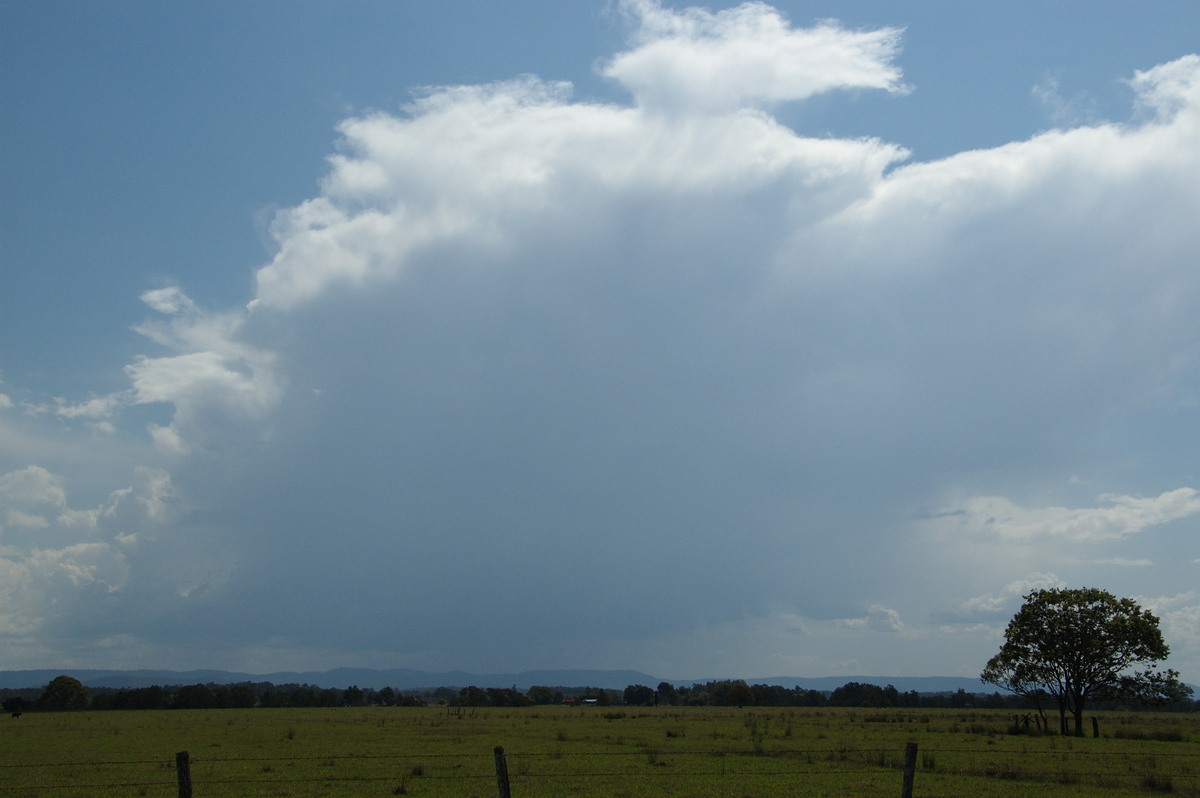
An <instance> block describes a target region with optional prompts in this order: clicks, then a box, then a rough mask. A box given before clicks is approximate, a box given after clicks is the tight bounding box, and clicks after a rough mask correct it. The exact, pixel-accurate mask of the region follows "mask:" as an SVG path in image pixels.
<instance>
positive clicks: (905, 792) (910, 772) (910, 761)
mask: <svg viewBox="0 0 1200 798" xmlns="http://www.w3.org/2000/svg"><path fill="white" fill-rule="evenodd" d="M916 775H917V744H916V743H906V744H905V746H904V787H903V788H902V789H901V791H900V798H913V778H914V777H915V776H916Z"/></svg>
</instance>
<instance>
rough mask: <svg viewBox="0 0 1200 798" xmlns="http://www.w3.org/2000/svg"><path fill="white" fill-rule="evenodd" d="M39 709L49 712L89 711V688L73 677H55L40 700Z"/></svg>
mask: <svg viewBox="0 0 1200 798" xmlns="http://www.w3.org/2000/svg"><path fill="white" fill-rule="evenodd" d="M38 708H39V709H44V710H46V711H49V712H67V711H73V710H80V709H87V708H88V691H87V688H86V687H84V686H83V683H82V682H80V681H79V680H78V679H76V678H74V677H72V676H55V677H54V678H53V679H51V680H50V683H49V684H48V685H46V689H45V690H44V691H43V692H42V696H41V698H39V699H38Z"/></svg>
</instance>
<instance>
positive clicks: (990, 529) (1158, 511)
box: [939, 488, 1200, 543]
mask: <svg viewBox="0 0 1200 798" xmlns="http://www.w3.org/2000/svg"><path fill="white" fill-rule="evenodd" d="M1099 498H1100V501H1102V502H1104V503H1105V505H1106V506H1101V507H1081V508H1068V507H1034V508H1030V507H1022V506H1020V505H1017V504H1016V503H1014V502H1012V501H1010V500H1008V499H1006V498H1004V497H1001V496H976V497H972V498H970V499H967V500H965V501H964V502H962V503H961V504H959V505H956V506H953V507H948V508H945V509H944V510H943V512H942V513H941V514H940V518H939V523H940V524H943V525H944V526H946V527H947V528H948V529H952V530H954V531H955V532H956V533H958V534H965V535H977V536H988V537H995V538H1000V539H1004V540H1032V539H1037V538H1062V539H1066V540H1072V541H1077V542H1092V543H1094V542H1099V541H1106V540H1117V539H1120V538H1124V537H1128V536H1130V535H1134V534H1137V533H1138V532H1142V531H1143V530H1146V529H1148V528H1150V527H1154V526H1158V525H1161V524H1166V523H1169V522H1171V521H1175V520H1178V519H1181V518H1187V517H1188V516H1191V515H1194V514H1195V513H1197V512H1200V494H1198V493H1197V491H1196V490H1195V489H1193V488H1178V489H1177V490H1173V491H1168V492H1166V493H1163V494H1160V495H1159V496H1156V497H1137V496H1116V495H1111V494H1109V495H1104V496H1100V497H1099Z"/></svg>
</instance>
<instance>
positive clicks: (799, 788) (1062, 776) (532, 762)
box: [0, 706, 1200, 798]
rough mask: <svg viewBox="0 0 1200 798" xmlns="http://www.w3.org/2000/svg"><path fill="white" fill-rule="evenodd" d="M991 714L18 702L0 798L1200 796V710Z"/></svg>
mask: <svg viewBox="0 0 1200 798" xmlns="http://www.w3.org/2000/svg"><path fill="white" fill-rule="evenodd" d="M1012 721H1013V717H1012V714H1011V713H1007V712H1003V711H989V710H971V709H965V710H956V709H940V710H916V709H891V710H877V709H836V708H822V709H807V708H754V707H746V708H742V709H738V708H732V707H730V708H717V707H703V708H700V707H696V708H689V707H659V708H641V707H566V706H550V707H530V708H521V709H499V708H492V709H484V708H478V709H471V708H463V709H457V708H447V707H419V708H400V707H363V708H350V707H342V708H323V709H247V710H158V711H141V712H117V711H113V712H75V713H26V714H25V715H24V716H23V717H21V718H18V719H12V720H9V719H8V718H4V721H3V723H0V752H2V753H0V798H3V797H4V796H19V798H65V797H66V796H80V797H82V796H86V797H87V798H96V796H101V797H102V796H105V795H114V796H127V795H128V796H164V798H173V796H175V795H177V783H176V773H175V755H176V752H179V751H187V752H188V753H189V755H190V760H191V766H190V767H191V775H192V781H193V784H194V795H195V796H196V798H247V797H248V796H274V797H275V798H280V797H286V796H295V797H296V798H301V797H305V798H306V797H308V796H313V797H315V796H330V798H335V797H337V796H390V795H414V796H429V798H487V797H488V796H495V795H496V794H497V786H496V776H495V772H496V771H495V758H494V754H493V749H494V748H495V747H496V746H502V747H503V748H504V749H505V751H506V753H507V766H508V772H509V776H510V780H511V785H512V795H513V797H514V798H535V797H536V798H548V797H549V796H579V797H581V798H587V797H588V796H605V797H606V798H613V797H616V798H620V797H621V796H628V798H641V797H642V796H680V797H685V796H696V797H697V798H700V797H701V796H703V797H706V798H707V797H710V796H711V797H714V798H721V797H725V796H728V798H743V796H764V797H768V798H769V797H771V796H780V797H781V798H782V796H838V798H854V797H855V796H864V797H865V796H871V798H876V797H877V796H899V795H900V792H901V779H902V772H901V768H902V764H903V758H904V747H905V743H906V742H909V741H912V742H916V743H917V744H918V766H917V773H916V783H915V790H914V796H916V797H917V798H933V797H934V796H942V797H943V798H951V797H953V798H972V797H977V798H1011V797H1012V796H1058V797H1059V798H1062V796H1105V797H1106V798H1126V796H1128V797H1129V798H1132V797H1133V796H1138V797H1139V798H1145V796H1147V795H1179V796H1200V715H1197V714H1165V713H1164V714H1157V713H1156V714H1136V713H1120V712H1118V713H1102V714H1101V715H1100V729H1101V733H1102V735H1103V736H1102V737H1101V738H1099V739H1094V738H1092V737H1090V736H1089V737H1086V738H1074V737H1060V736H1057V735H1051V736H1036V735H1017V734H1010V733H1009V730H1010V727H1011V726H1012Z"/></svg>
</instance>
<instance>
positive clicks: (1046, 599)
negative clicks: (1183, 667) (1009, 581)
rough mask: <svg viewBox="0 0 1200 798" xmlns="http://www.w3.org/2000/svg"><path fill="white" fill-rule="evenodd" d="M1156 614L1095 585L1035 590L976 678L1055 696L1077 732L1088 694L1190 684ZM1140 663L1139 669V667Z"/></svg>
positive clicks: (1111, 695)
mask: <svg viewBox="0 0 1200 798" xmlns="http://www.w3.org/2000/svg"><path fill="white" fill-rule="evenodd" d="M1169 653H1170V650H1169V648H1168V647H1167V644H1166V642H1165V641H1164V640H1163V636H1162V632H1161V631H1160V630H1159V628H1158V618H1157V617H1155V616H1154V615H1153V614H1152V613H1151V612H1150V611H1149V610H1144V609H1142V608H1141V606H1139V605H1138V604H1137V602H1135V601H1133V599H1128V598H1121V599H1119V598H1117V597H1116V596H1114V595H1113V594H1112V593H1109V592H1108V591H1105V590H1100V589H1098V588H1088V587H1085V588H1075V589H1067V588H1055V589H1050V590H1034V591H1033V592H1031V593H1029V594H1028V595H1027V596H1025V603H1024V604H1023V605H1022V606H1021V608H1020V610H1018V611H1017V614H1016V615H1014V616H1013V619H1012V620H1011V621H1009V624H1008V628H1007V629H1006V630H1005V632H1004V645H1002V646H1001V647H1000V651H999V652H998V653H997V654H996V655H995V656H993V657H992V658H991V659H990V660H988V663H987V666H986V667H985V668H984V670H983V673H982V674H980V678H981V679H983V680H984V681H985V682H989V683H991V684H994V685H996V686H998V687H1002V688H1004V689H1006V690H1011V691H1012V692H1014V693H1018V694H1021V695H1025V696H1028V697H1029V698H1031V699H1033V700H1034V701H1035V702H1036V701H1038V700H1039V699H1041V698H1046V697H1049V698H1053V699H1054V700H1055V701H1056V702H1057V704H1058V711H1059V719H1060V724H1061V727H1062V729H1063V731H1064V733H1065V732H1066V725H1067V721H1066V714H1067V712H1068V711H1070V712H1071V714H1072V715H1073V716H1074V719H1075V734H1077V735H1082V734H1083V709H1084V706H1085V705H1086V703H1087V702H1088V701H1099V700H1116V701H1137V702H1147V703H1155V702H1167V701H1171V700H1176V699H1181V698H1184V697H1186V696H1188V695H1189V694H1190V693H1191V689H1190V688H1188V687H1186V686H1185V685H1183V684H1182V683H1180V681H1179V679H1178V677H1179V674H1178V673H1177V672H1176V671H1173V670H1155V667H1156V666H1157V665H1158V663H1159V662H1161V661H1162V660H1165V659H1166V658H1167V655H1168V654H1169ZM1138 668H1141V670H1137V669H1138Z"/></svg>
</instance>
